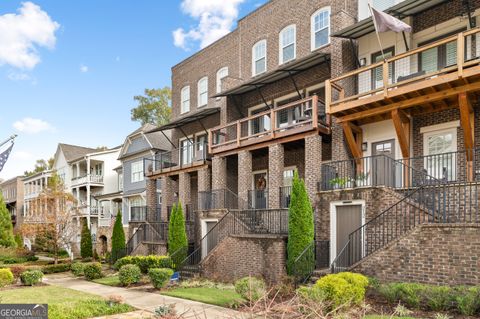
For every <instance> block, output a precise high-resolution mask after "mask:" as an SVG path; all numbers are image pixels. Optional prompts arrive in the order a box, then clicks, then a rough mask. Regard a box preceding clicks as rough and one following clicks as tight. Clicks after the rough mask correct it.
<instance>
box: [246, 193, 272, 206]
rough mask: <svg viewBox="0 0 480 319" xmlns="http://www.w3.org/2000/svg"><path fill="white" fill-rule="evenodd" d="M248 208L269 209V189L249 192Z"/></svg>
mask: <svg viewBox="0 0 480 319" xmlns="http://www.w3.org/2000/svg"><path fill="white" fill-rule="evenodd" d="M248 206H249V207H252V208H253V209H268V189H252V190H249V191H248Z"/></svg>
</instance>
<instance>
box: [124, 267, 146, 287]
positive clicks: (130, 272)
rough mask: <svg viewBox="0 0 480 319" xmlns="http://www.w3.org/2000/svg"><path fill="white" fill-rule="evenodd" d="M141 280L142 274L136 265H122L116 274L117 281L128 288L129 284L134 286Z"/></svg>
mask: <svg viewBox="0 0 480 319" xmlns="http://www.w3.org/2000/svg"><path fill="white" fill-rule="evenodd" d="M140 278H142V272H141V271H140V268H139V267H138V266H137V265H132V264H128V265H124V266H122V268H120V271H119V272H118V279H119V280H120V283H121V284H122V286H130V285H131V284H136V283H137V282H139V281H140Z"/></svg>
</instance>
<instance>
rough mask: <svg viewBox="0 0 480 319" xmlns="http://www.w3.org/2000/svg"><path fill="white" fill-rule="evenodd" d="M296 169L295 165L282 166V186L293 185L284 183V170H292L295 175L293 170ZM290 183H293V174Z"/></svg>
mask: <svg viewBox="0 0 480 319" xmlns="http://www.w3.org/2000/svg"><path fill="white" fill-rule="evenodd" d="M296 170H297V167H296V166H287V167H284V168H283V172H282V186H284V187H285V186H290V187H291V186H293V184H292V185H285V172H287V171H293V174H294V175H295V171H296ZM292 183H293V175H292Z"/></svg>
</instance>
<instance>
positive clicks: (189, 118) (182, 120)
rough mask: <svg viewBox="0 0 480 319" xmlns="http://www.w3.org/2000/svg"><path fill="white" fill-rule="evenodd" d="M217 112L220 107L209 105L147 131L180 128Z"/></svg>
mask: <svg viewBox="0 0 480 319" xmlns="http://www.w3.org/2000/svg"><path fill="white" fill-rule="evenodd" d="M217 112H220V108H219V107H207V108H204V109H202V110H201V111H198V112H194V113H191V114H187V115H185V116H183V117H179V118H177V119H176V120H174V121H171V122H170V123H168V124H165V125H162V126H159V127H157V128H155V129H153V130H151V131H148V132H147V133H153V132H159V131H166V130H170V129H174V128H178V127H180V126H183V125H186V124H189V123H192V122H195V121H198V120H201V119H204V118H206V117H207V116H209V115H212V114H215V113H217Z"/></svg>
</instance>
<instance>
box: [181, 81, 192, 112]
mask: <svg viewBox="0 0 480 319" xmlns="http://www.w3.org/2000/svg"><path fill="white" fill-rule="evenodd" d="M180 98H181V103H180V105H181V113H186V112H188V111H190V86H185V87H184V88H182V91H180Z"/></svg>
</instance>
